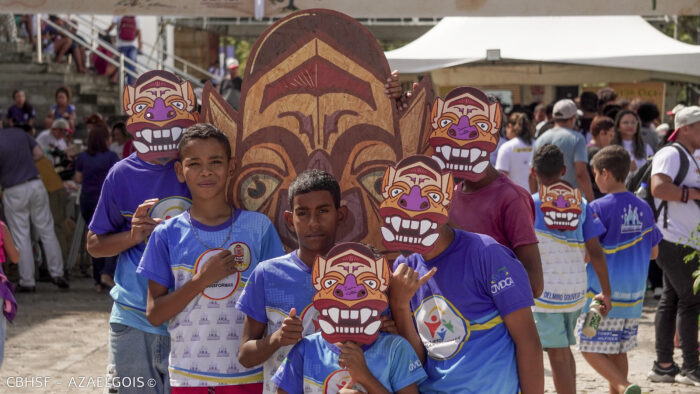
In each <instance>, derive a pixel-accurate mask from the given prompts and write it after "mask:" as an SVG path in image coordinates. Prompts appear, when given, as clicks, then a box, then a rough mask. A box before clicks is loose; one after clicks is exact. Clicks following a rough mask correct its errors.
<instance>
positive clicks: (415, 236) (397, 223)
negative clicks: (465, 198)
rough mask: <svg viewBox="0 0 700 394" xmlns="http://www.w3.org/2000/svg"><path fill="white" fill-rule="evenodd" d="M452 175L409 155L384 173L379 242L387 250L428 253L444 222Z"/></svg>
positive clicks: (425, 158)
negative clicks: (380, 236) (380, 240)
mask: <svg viewBox="0 0 700 394" xmlns="http://www.w3.org/2000/svg"><path fill="white" fill-rule="evenodd" d="M452 191H453V181H452V175H450V174H449V173H445V174H443V173H442V171H441V170H440V167H439V166H438V164H437V163H436V162H435V161H434V160H433V159H431V158H429V157H427V156H419V155H417V156H411V157H408V158H406V159H403V160H402V161H401V162H400V163H399V164H397V165H396V167H389V168H387V170H386V173H385V175H384V179H383V182H382V196H383V197H384V201H382V203H381V205H380V206H379V215H380V216H381V218H382V221H383V224H382V229H381V231H382V243H383V244H384V246H385V247H386V248H387V249H389V250H402V251H411V252H416V253H427V252H429V251H430V250H431V249H432V248H433V246H434V245H435V241H436V240H437V238H438V228H439V227H440V226H441V225H442V224H443V223H445V222H447V215H448V211H447V209H448V207H449V205H450V202H451V201H452Z"/></svg>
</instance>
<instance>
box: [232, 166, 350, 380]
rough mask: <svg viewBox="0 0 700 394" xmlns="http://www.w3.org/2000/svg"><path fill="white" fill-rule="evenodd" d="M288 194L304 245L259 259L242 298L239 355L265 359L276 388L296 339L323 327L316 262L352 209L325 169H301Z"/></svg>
mask: <svg viewBox="0 0 700 394" xmlns="http://www.w3.org/2000/svg"><path fill="white" fill-rule="evenodd" d="M288 198H289V206H290V209H291V211H286V212H285V213H284V218H285V221H286V223H287V226H288V227H289V230H290V231H291V232H292V233H293V234H295V235H296V237H297V240H298V244H299V248H298V249H297V250H295V251H293V252H291V253H289V254H287V255H284V256H282V257H278V258H276V259H272V260H268V261H264V262H262V263H260V264H259V265H258V266H257V267H256V268H255V270H254V271H253V273H252V274H251V275H250V278H249V279H248V283H247V284H246V287H245V289H244V291H243V294H241V297H240V299H239V300H238V303H237V308H238V309H240V310H241V311H242V312H243V313H244V314H245V315H246V317H245V325H244V328H243V336H242V340H241V348H240V352H239V353H238V359H239V361H240V362H241V364H243V365H246V366H248V367H253V366H257V365H260V364H262V365H263V371H264V373H263V374H264V377H265V379H264V392H265V393H274V392H275V391H276V385H275V384H274V383H272V380H271V378H272V375H274V373H275V372H276V371H277V368H278V367H279V366H280V364H281V363H282V361H283V360H284V358H285V357H286V355H287V353H288V352H289V350H290V349H291V347H292V345H294V344H296V343H297V342H299V341H300V340H301V338H302V337H303V336H305V335H309V334H312V333H314V332H316V331H318V324H319V323H318V312H317V311H316V309H315V308H314V307H313V305H312V304H311V301H312V299H313V296H314V294H315V293H316V290H314V287H313V286H312V284H311V267H312V266H313V263H314V259H315V258H316V256H319V255H321V256H323V255H325V254H326V253H328V251H329V250H330V249H331V248H332V247H333V245H334V244H335V239H336V232H337V229H338V227H339V226H340V224H341V223H342V222H343V221H344V220H345V217H346V215H347V207H344V206H342V207H341V206H340V185H339V184H338V182H337V181H336V180H335V178H334V177H333V175H331V174H329V173H327V172H325V171H321V170H306V171H304V172H302V173H301V174H299V176H298V177H297V178H296V179H294V181H292V183H291V185H290V186H289V197H288Z"/></svg>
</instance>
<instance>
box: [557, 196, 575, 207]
mask: <svg viewBox="0 0 700 394" xmlns="http://www.w3.org/2000/svg"><path fill="white" fill-rule="evenodd" d="M553 204H554V206H555V207H557V208H569V207H571V204H570V203H569V202H568V201H566V200H565V199H564V196H562V195H559V197H557V199H556V200H554V203H553Z"/></svg>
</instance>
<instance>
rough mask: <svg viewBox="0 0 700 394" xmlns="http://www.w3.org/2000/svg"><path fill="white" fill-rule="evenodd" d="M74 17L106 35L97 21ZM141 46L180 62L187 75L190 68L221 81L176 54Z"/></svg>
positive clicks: (144, 43) (104, 28) (149, 46)
mask: <svg viewBox="0 0 700 394" xmlns="http://www.w3.org/2000/svg"><path fill="white" fill-rule="evenodd" d="M74 16H75V17H76V18H77V19H79V20H81V21H82V22H84V23H89V24H91V26H95V29H96V30H97V32H98V33H102V34H105V33H106V31H107V29H106V27H99V26H96V25H97V21H92V20H87V18H85V17H84V16H82V15H74ZM101 22H102V21H100V23H101ZM141 45H144V46H146V48H147V49H150V50H151V53H153V51H154V50H155V51H157V52H158V53H157V56H159V57H161V56H162V55H163V54H165V56H166V57H171V58H172V59H173V60H174V61H178V62H180V63H182V64H183V65H184V67H183V71H184V72H185V73H187V69H188V68H192V69H194V70H196V71H197V72H199V73H201V74H203V75H204V76H205V77H206V78H208V79H213V80H217V79H220V77H219V76H217V75H214V74H212V73H210V72H209V71H208V70H205V69H203V68H202V67H199V66H198V65H196V64H194V63H192V62H190V61H189V60H187V59H184V58H182V57H180V56H178V55H176V54H174V53H170V52H167V51H165V50H163V48H160V47H158V46H156V45H151V44H149V43H147V42H143V41H142V42H141ZM149 57H150V56H149ZM151 58H152V57H151Z"/></svg>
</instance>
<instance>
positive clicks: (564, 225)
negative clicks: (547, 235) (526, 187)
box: [540, 181, 582, 231]
mask: <svg viewBox="0 0 700 394" xmlns="http://www.w3.org/2000/svg"><path fill="white" fill-rule="evenodd" d="M540 201H542V204H540V211H542V214H543V215H544V224H545V225H546V226H547V228H549V229H552V230H561V231H566V230H576V228H578V224H579V216H580V215H581V210H582V209H581V191H580V190H578V189H576V188H574V187H573V186H571V185H570V184H569V183H567V182H566V181H558V182H556V183H553V184H551V185H549V186H545V185H541V186H540Z"/></svg>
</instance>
